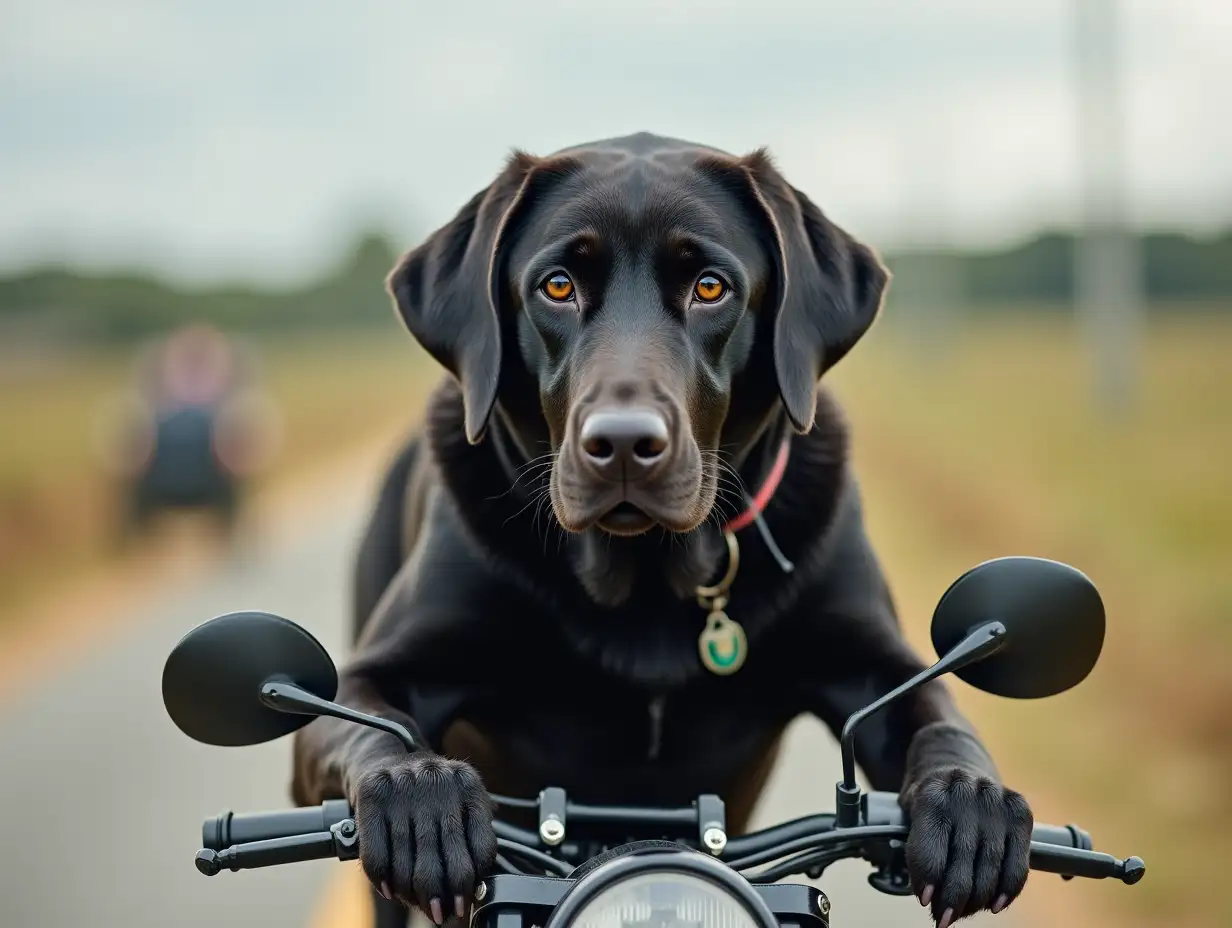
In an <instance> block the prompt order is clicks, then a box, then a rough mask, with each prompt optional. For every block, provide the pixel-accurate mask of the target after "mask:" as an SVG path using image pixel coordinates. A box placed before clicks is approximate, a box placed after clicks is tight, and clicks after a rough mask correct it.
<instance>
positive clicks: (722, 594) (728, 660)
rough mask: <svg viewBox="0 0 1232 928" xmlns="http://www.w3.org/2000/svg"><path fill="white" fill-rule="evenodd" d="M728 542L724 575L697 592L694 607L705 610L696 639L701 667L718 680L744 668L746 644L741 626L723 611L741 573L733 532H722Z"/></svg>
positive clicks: (746, 640) (737, 547) (747, 648)
mask: <svg viewBox="0 0 1232 928" xmlns="http://www.w3.org/2000/svg"><path fill="white" fill-rule="evenodd" d="M723 538H724V539H725V540H726V541H727V571H726V572H725V573H724V575H723V579H722V580H720V581H719V582H718V583H717V584H715V585H714V586H699V587H698V588H697V604H698V605H699V606H701V607H702V608H703V609H705V610H707V612H708V615H707V616H706V625H705V627H703V628H702V633H701V634H700V635H698V636H697V653H698V654H699V655H700V657H701V659H702V666H703V667H705V668H706V669H707V670H709V671H710V672H711V673H713V674H717V675H718V676H727V675H728V674H733V673H735V672H736V671H737V670H739V669H740V668H741V667H743V666H744V659H745V658H746V657H747V656H748V652H749V641H748V638H747V637H746V636H745V634H744V629H743V628H742V627H741V625H740V623H739V622H737V621H735V620H734V619H732V618H731V617H730V616H729V615H728V614H727V613H726V612H724V611H723V610H724V609H725V608H726V606H727V591H728V590H729V589H731V585H732V582H733V581H734V580H735V579H736V571H737V570H739V569H740V546H739V544H738V543H737V542H736V535H735V533H733V532H724V533H723Z"/></svg>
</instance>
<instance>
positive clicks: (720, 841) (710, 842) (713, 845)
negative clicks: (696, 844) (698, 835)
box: [702, 828, 727, 857]
mask: <svg viewBox="0 0 1232 928" xmlns="http://www.w3.org/2000/svg"><path fill="white" fill-rule="evenodd" d="M702 843H703V844H704V845H706V848H707V849H708V850H709V851H710V853H711V854H713V855H715V856H716V857H717V856H718V855H720V854H722V853H723V848H725V847H727V832H725V831H724V830H723V829H722V828H707V829H706V830H705V832H703V833H702Z"/></svg>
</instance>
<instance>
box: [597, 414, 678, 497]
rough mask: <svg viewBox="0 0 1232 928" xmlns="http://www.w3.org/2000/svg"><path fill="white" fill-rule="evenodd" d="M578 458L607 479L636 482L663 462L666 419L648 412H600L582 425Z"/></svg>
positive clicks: (666, 442) (666, 432) (666, 446)
mask: <svg viewBox="0 0 1232 928" xmlns="http://www.w3.org/2000/svg"><path fill="white" fill-rule="evenodd" d="M579 437H580V439H581V447H582V456H583V457H584V458H585V459H586V462H587V463H588V464H590V466H591V467H592V468H593V469H594V470H595V471H596V472H597V473H599V474H600V475H601V476H603V477H606V478H608V479H609V480H622V479H623V480H639V479H641V478H643V477H645V476H646V475H647V474H649V473H650V472H651V471H652V470H654V468H655V465H656V464H658V463H659V462H660V461H662V460H664V459H665V458H666V455H667V450H668V444H669V442H668V431H667V420H666V419H664V418H663V416H661V415H660V414H659V413H657V412H654V411H652V410H649V409H600V410H596V411H595V412H592V413H591V414H590V415H589V416H587V417H586V420H585V421H584V422H583V423H582V430H581V435H580V436H579Z"/></svg>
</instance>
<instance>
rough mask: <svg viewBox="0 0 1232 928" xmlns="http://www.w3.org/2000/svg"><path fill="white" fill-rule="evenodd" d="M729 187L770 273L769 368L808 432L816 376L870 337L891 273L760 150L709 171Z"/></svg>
mask: <svg viewBox="0 0 1232 928" xmlns="http://www.w3.org/2000/svg"><path fill="white" fill-rule="evenodd" d="M706 167H707V168H708V169H709V170H710V171H711V172H712V173H714V174H715V175H716V176H717V177H718V178H719V179H720V180H722V181H724V182H725V183H726V184H728V185H729V187H730V188H731V189H734V190H735V192H736V193H737V196H738V197H739V198H740V199H741V200H742V201H743V203H744V205H745V207H746V208H747V209H748V210H749V211H750V212H751V214H752V215H753V217H754V219H755V221H756V222H757V223H758V224H759V225H760V226H761V228H762V232H763V234H764V236H765V238H766V243H767V251H768V252H769V253H770V257H771V260H772V263H773V265H774V271H775V278H776V279H775V281H774V288H773V293H772V294H770V308H771V311H772V313H773V316H774V320H773V332H774V335H773V338H774V370H775V376H776V377H777V379H778V387H779V395H780V396H781V397H782V400H783V406H784V407H785V408H786V410H787V415H788V416H789V417H790V418H791V421H792V424H793V425H795V427H796V428H797V429H798V430H799V431H801V432H807V431H808V430H809V429H810V428H812V426H813V416H814V415H815V413H816V408H817V384H818V381H819V380H820V379H821V375H822V374H823V373H825V372H826V371H827V370H829V369H830V368H831V367H833V366H834V365H835V364H837V363H838V362H839V361H840V360H841V359H842V357H843V355H845V354H847V352H848V351H850V350H851V348H852V347H853V346H854V345H855V343H856V342H858V341H859V340H860V338H861V337H862V336H863V335H864V333H865V332H867V331H868V327H869V326H870V325H872V323H873V320H874V319H875V318H876V316H877V313H878V311H879V310H880V308H881V302H882V298H883V296H884V294H885V289H886V284H887V283H888V282H889V279H890V275H889V272H888V271H887V270H886V268H885V266H884V265H883V264H882V263H881V261H880V260H879V259H878V258H877V256H876V255H875V254H874V253H873V251H872V249H871V248H869V247H868V246H866V245H863V244H861V243H860V242H858V241H856V240H855V239H854V238H852V237H851V236H850V235H848V234H847V233H846V232H844V231H843V230H842V229H840V228H839V227H838V226H836V225H835V224H834V223H832V222H831V221H830V220H829V219H827V218H826V217H825V215H824V214H823V213H822V212H821V210H820V209H818V208H817V206H816V205H815V204H814V203H813V202H812V201H811V200H810V199H809V198H808V197H807V196H805V195H804V194H803V193H801V192H800V191H799V190H797V189H796V188H795V187H793V186H791V184H789V183H787V181H786V180H784V178H783V177H782V175H780V174H779V172H778V171H777V170H776V169H775V167H774V165H773V164H772V163H771V161H770V158H769V156H768V155H767V154H766V152H765V151H764V150H762V151H756V152H754V153H753V154H751V155H748V156H746V157H744V158H741V159H739V160H737V161H726V160H719V159H714V160H713V161H711V162H710V163H708V164H707V165H706Z"/></svg>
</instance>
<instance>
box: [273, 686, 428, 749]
mask: <svg viewBox="0 0 1232 928" xmlns="http://www.w3.org/2000/svg"><path fill="white" fill-rule="evenodd" d="M261 702H263V703H265V705H267V706H269V707H270V708H271V709H277V710H278V711H279V712H287V713H291V714H293V715H329V716H332V717H333V718H336V719H344V720H345V721H348V722H358V723H359V724H360V725H366V726H368V727H369V728H375V729H378V730H380V731H383V732H388V733H389V734H391V735H393V736H394V737H395V738H397V739H398V740H399V741H401V742H402V746H403V747H405V748H406V750H407V753H412V752H414V751H417V750H419V746H418V745H417V744H416V743H415V739H414V738H412V737H411V733H410V732H409V731H407V730H406V728H405V726H402V725H399V724H398V723H397V722H391V721H390V720H389V719H383V718H380V717H378V716H375V715H368V714H367V713H364V712H356V711H355V710H354V709H348V708H347V707H346V706H340V705H338V703H336V702H330V701H329V700H328V699H322V698H321V697H320V696H314V695H313V694H312V693H309V692H308V691H307V690H305V689H303V688H301V687H298V686H296V685H295V684H294V683H291V682H288V681H286V680H279V679H277V678H272V679H269V680H266V681H265V682H264V683H262V684H261Z"/></svg>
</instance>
